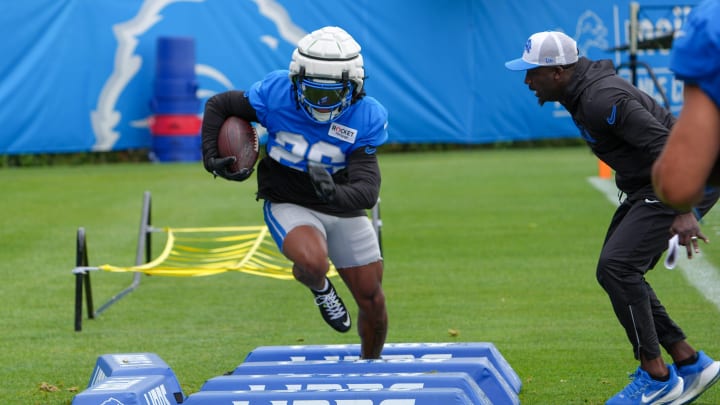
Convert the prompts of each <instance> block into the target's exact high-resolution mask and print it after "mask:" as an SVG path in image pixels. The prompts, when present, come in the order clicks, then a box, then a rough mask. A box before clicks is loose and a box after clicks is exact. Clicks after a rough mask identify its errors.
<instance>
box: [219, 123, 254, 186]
mask: <svg viewBox="0 0 720 405" xmlns="http://www.w3.org/2000/svg"><path fill="white" fill-rule="evenodd" d="M218 152H219V153H220V156H221V157H228V156H235V159H236V160H235V163H233V165H232V166H230V170H231V171H232V172H233V173H237V172H239V171H240V170H241V169H252V168H253V167H254V166H255V163H256V162H257V159H258V154H259V149H258V137H257V133H256V132H255V128H253V126H252V125H250V123H249V122H247V121H245V120H244V119H242V118H239V117H229V118H228V119H226V120H225V122H224V123H223V125H222V127H221V128H220V134H219V135H218Z"/></svg>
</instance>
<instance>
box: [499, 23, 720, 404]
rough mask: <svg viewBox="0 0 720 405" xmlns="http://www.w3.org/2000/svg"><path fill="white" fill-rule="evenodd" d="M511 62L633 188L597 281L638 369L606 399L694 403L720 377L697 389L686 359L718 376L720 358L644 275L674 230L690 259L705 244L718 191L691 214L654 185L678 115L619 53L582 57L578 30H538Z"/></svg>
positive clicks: (620, 183)
mask: <svg viewBox="0 0 720 405" xmlns="http://www.w3.org/2000/svg"><path fill="white" fill-rule="evenodd" d="M505 66H506V67H507V68H508V69H511V70H523V71H527V72H526V75H525V84H527V85H528V87H529V88H530V90H531V91H533V92H535V95H536V96H537V98H538V102H539V103H540V105H543V104H544V103H545V102H546V101H558V102H560V104H562V105H563V106H564V107H565V109H567V111H568V112H569V113H570V114H571V115H572V118H573V121H574V122H575V125H576V126H577V127H578V129H579V130H580V133H581V135H582V137H583V139H584V140H585V142H586V143H587V145H588V146H589V147H590V149H591V150H592V151H593V153H595V155H596V156H597V157H598V158H600V159H601V160H603V161H604V162H605V163H607V164H608V165H609V166H610V167H612V168H613V169H614V171H615V182H616V185H617V187H618V188H619V189H620V191H621V192H622V193H623V194H624V196H625V198H624V200H623V201H622V202H621V204H620V206H619V207H618V209H617V210H616V211H615V214H614V216H613V217H612V220H611V221H610V226H609V228H608V231H607V234H606V236H605V242H604V244H603V247H602V251H601V253H600V259H599V260H598V265H597V280H598V282H599V283H600V285H601V286H602V287H603V288H604V289H605V291H606V292H607V294H608V296H609V297H610V302H611V303H612V306H613V309H614V311H615V314H616V315H617V318H618V320H619V321H620V323H621V324H622V326H623V327H624V328H625V331H626V333H627V337H628V339H629V340H630V342H631V343H632V346H633V350H634V355H635V358H636V359H638V360H639V361H640V367H639V368H638V370H637V372H636V375H635V381H634V382H632V383H631V384H630V385H629V386H628V387H627V388H625V389H624V390H623V391H621V392H620V393H618V394H617V395H616V396H614V397H613V398H611V399H610V400H609V401H608V404H634V403H640V402H633V401H639V400H640V398H641V396H642V400H643V401H644V402H642V403H656V402H658V403H660V402H661V401H664V402H661V403H666V402H671V401H678V402H672V403H686V402H685V401H686V400H690V399H691V398H693V397H696V396H697V395H699V392H702V391H704V389H706V388H707V387H709V385H710V384H712V382H714V381H712V382H709V381H708V383H706V386H699V387H693V388H692V389H690V387H688V386H685V385H684V384H683V380H684V379H683V378H682V377H683V376H682V375H681V373H679V372H678V371H677V370H678V367H681V366H684V365H689V364H700V363H702V364H701V365H698V366H697V367H696V368H697V369H699V372H700V373H702V372H703V371H705V369H706V368H707V367H705V365H706V363H707V365H712V370H710V371H709V372H708V371H705V373H706V374H708V377H711V378H710V379H711V380H716V379H717V374H718V372H717V368H720V363H718V362H714V361H712V359H709V358H707V356H706V355H704V353H702V352H697V351H696V350H695V349H694V348H693V347H692V346H690V345H689V344H688V343H687V341H686V336H685V333H684V332H683V331H682V329H680V327H679V326H678V325H677V324H675V322H673V320H672V319H671V318H670V316H669V315H668V314H667V312H666V311H665V308H664V307H663V306H662V305H661V304H660V300H659V299H658V298H657V296H656V295H655V292H654V291H653V289H652V287H650V285H649V284H648V282H647V281H646V280H645V273H647V271H648V270H650V269H652V268H653V267H654V266H655V264H656V263H657V262H658V260H659V259H660V257H661V255H662V253H663V251H664V250H665V248H666V247H667V246H668V239H669V238H670V237H671V236H672V235H673V234H677V235H678V237H679V242H680V244H681V245H684V246H685V247H686V249H687V254H688V257H692V255H693V253H694V252H697V251H698V250H697V249H698V239H702V240H704V241H705V242H707V238H706V237H705V235H703V234H702V232H701V231H700V227H699V225H698V219H699V218H700V216H702V215H704V214H705V213H706V212H707V211H708V210H709V209H710V208H711V207H712V206H713V205H714V204H715V202H716V201H717V198H718V194H717V193H712V194H709V195H706V196H705V199H704V200H703V201H702V203H701V204H699V205H698V206H697V207H695V209H694V210H693V211H690V212H681V211H677V210H675V209H673V208H671V207H668V206H666V205H664V204H663V203H662V202H660V201H659V198H658V197H657V196H656V195H655V193H654V191H653V187H652V182H651V169H652V164H653V162H654V161H655V159H656V158H657V157H658V155H659V154H660V152H661V150H662V148H663V146H664V145H665V142H666V140H667V137H668V134H669V131H670V128H671V127H672V125H673V124H674V123H675V117H674V116H673V115H672V114H671V113H670V112H669V111H667V110H666V109H664V108H662V107H661V106H659V105H658V104H657V102H656V101H655V100H654V99H653V98H652V97H650V96H649V95H647V94H646V93H644V92H643V91H641V90H639V89H637V88H636V87H634V86H632V85H631V84H630V83H629V82H628V81H626V80H625V79H623V78H621V77H619V76H617V75H616V72H615V69H614V66H613V64H612V62H611V61H609V60H601V61H592V60H589V59H587V58H585V57H578V51H577V45H576V44H575V41H574V40H573V39H572V38H570V37H568V36H567V35H565V34H563V33H561V32H550V31H548V32H540V33H536V34H534V35H532V36H531V37H530V39H528V41H527V43H526V45H525V51H524V53H523V57H522V58H519V59H515V60H512V61H509V62H507V63H506V64H505ZM661 346H662V347H663V348H664V349H665V350H666V351H667V352H668V353H669V354H670V356H672V358H673V361H674V362H675V364H674V365H671V366H667V365H666V364H665V362H664V361H663V358H662V356H661V352H660V347H661ZM699 358H701V360H702V361H701V362H699V361H698V359H699ZM710 374H713V375H710ZM693 381H694V379H693ZM695 385H702V384H695ZM698 390H699V392H698ZM691 391H692V392H691ZM633 398H637V399H636V400H634V399H633Z"/></svg>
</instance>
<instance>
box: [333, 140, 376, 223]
mask: <svg viewBox="0 0 720 405" xmlns="http://www.w3.org/2000/svg"><path fill="white" fill-rule="evenodd" d="M340 176H342V178H337V177H340ZM335 177H336V178H335V181H336V185H337V187H336V188H337V191H336V194H335V204H337V205H339V206H341V207H343V208H346V209H370V208H372V207H374V206H375V204H376V203H377V199H378V197H379V195H380V166H379V165H378V161H377V155H376V154H374V153H372V154H368V153H366V151H365V148H359V149H357V150H355V151H354V152H353V153H351V154H350V156H348V163H347V168H346V171H344V173H343V172H340V173H338V174H337V175H336V176H335Z"/></svg>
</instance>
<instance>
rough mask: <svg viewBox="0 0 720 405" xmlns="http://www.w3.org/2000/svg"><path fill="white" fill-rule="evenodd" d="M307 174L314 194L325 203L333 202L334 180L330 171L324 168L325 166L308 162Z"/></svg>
mask: <svg viewBox="0 0 720 405" xmlns="http://www.w3.org/2000/svg"><path fill="white" fill-rule="evenodd" d="M308 174H309V175H310V181H312V184H313V187H314V188H315V194H317V196H318V197H319V198H320V199H321V200H323V201H325V202H327V203H330V202H333V201H334V200H335V182H334V181H333V178H332V176H331V175H330V173H328V171H327V170H325V166H323V165H321V164H319V163H314V162H309V163H308Z"/></svg>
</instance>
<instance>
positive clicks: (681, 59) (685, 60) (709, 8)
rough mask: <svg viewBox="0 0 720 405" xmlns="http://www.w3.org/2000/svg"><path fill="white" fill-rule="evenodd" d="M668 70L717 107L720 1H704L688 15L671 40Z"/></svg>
mask: <svg viewBox="0 0 720 405" xmlns="http://www.w3.org/2000/svg"><path fill="white" fill-rule="evenodd" d="M670 69H671V70H672V71H673V72H675V75H676V76H677V77H678V79H681V80H683V81H685V82H687V83H692V84H695V85H697V86H699V87H700V88H701V89H702V90H703V91H704V92H705V94H707V95H708V96H709V97H710V98H711V99H712V100H713V101H714V102H715V104H716V105H717V106H720V1H717V0H705V1H703V2H702V3H700V4H698V5H697V6H695V8H693V10H692V11H691V12H690V15H689V16H688V18H687V21H686V22H685V24H684V25H683V27H682V30H681V31H680V32H679V33H678V34H676V37H675V39H674V40H673V45H672V51H671V56H670Z"/></svg>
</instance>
